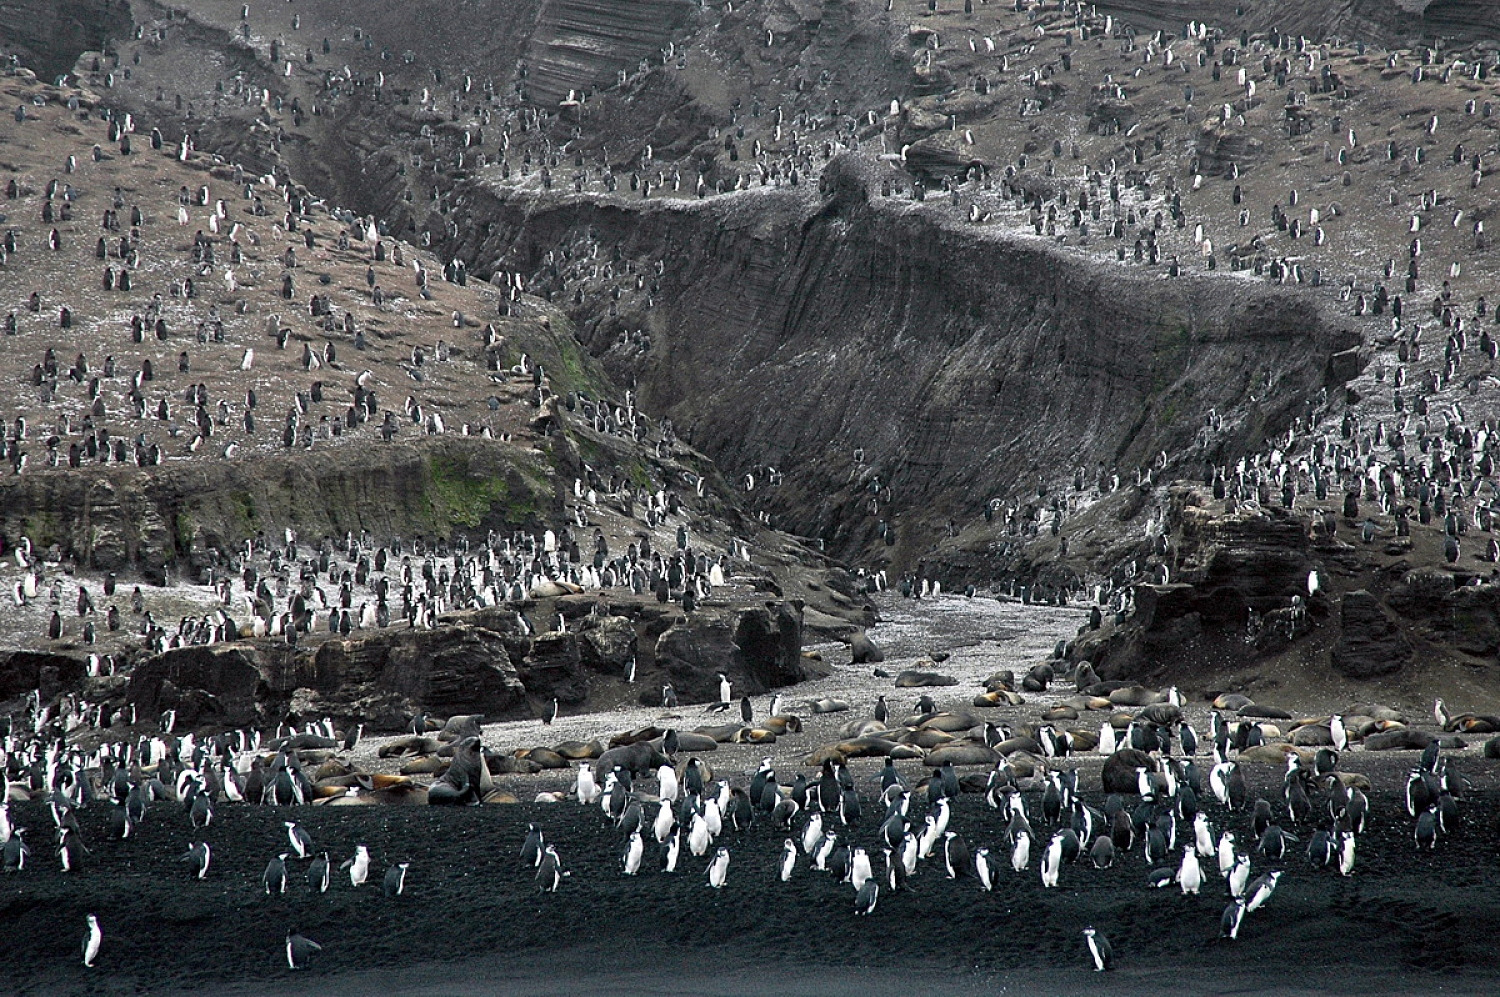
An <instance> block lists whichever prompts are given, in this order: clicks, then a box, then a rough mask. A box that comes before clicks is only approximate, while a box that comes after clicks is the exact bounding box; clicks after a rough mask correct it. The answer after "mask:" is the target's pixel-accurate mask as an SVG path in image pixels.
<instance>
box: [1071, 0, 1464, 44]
mask: <svg viewBox="0 0 1500 997" xmlns="http://www.w3.org/2000/svg"><path fill="white" fill-rule="evenodd" d="M1423 2H1424V0H1415V2H1413V0H1342V2H1339V3H1308V2H1306V0H1259V2H1257V3H1245V2H1244V0H1104V2H1102V3H1098V4H1096V6H1097V7H1098V8H1099V10H1100V11H1103V12H1106V13H1109V14H1112V15H1114V16H1115V17H1117V18H1119V19H1121V20H1123V21H1125V22H1126V23H1128V24H1132V25H1134V26H1135V27H1136V28H1145V29H1152V30H1154V29H1158V28H1159V29H1163V30H1167V31H1174V32H1178V33H1180V32H1181V29H1182V26H1183V25H1185V24H1187V22H1188V21H1192V20H1198V21H1205V22H1207V23H1208V24H1211V25H1214V26H1216V27H1222V28H1224V30H1226V31H1228V32H1231V33H1232V32H1236V31H1238V30H1239V29H1240V28H1248V29H1251V30H1262V31H1264V30H1266V29H1268V28H1275V29H1277V30H1280V31H1282V32H1285V33H1287V34H1290V35H1293V36H1296V35H1303V36H1306V37H1308V38H1319V39H1322V38H1347V39H1359V40H1362V41H1365V42H1369V43H1371V44H1381V45H1400V44H1402V43H1403V42H1405V41H1406V40H1407V39H1408V38H1413V37H1417V36H1419V35H1421V33H1422V31H1423V28H1424V24H1423V18H1422V15H1421V7H1422V4H1423ZM1482 24H1483V19H1480V18H1475V19H1469V18H1460V19H1458V23H1455V24H1453V25H1451V29H1453V30H1452V31H1451V34H1450V36H1452V35H1460V36H1461V35H1462V34H1464V33H1467V32H1471V31H1473V30H1475V29H1476V28H1479V27H1481V26H1482Z"/></svg>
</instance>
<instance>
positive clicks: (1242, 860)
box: [1225, 855, 1250, 900]
mask: <svg viewBox="0 0 1500 997" xmlns="http://www.w3.org/2000/svg"><path fill="white" fill-rule="evenodd" d="M1225 881H1226V882H1227V883H1228V885H1229V895H1230V896H1231V897H1234V898H1235V899H1237V900H1238V899H1241V898H1243V897H1244V895H1245V888H1246V887H1247V886H1248V885H1249V884H1250V856H1248V855H1241V856H1240V857H1239V858H1237V859H1235V861H1234V867H1233V868H1232V869H1230V870H1229V875H1228V876H1226V877H1225Z"/></svg>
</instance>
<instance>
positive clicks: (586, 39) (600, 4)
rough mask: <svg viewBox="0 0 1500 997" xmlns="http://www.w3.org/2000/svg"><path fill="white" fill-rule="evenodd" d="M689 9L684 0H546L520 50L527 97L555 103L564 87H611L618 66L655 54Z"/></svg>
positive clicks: (629, 65) (547, 104)
mask: <svg viewBox="0 0 1500 997" xmlns="http://www.w3.org/2000/svg"><path fill="white" fill-rule="evenodd" d="M691 10H692V5H691V4H690V3H688V2H686V0H549V2H547V3H544V4H542V8H541V16H540V17H539V19H538V21H537V25H536V31H535V33H534V34H532V36H531V43H530V46H529V47H528V49H527V52H526V59H527V63H528V72H527V76H526V86H527V90H528V92H529V95H530V97H531V99H532V100H534V101H536V103H537V104H539V105H541V106H544V107H555V106H556V105H557V104H558V102H560V101H561V100H562V99H563V98H565V97H566V96H567V95H568V92H569V91H577V92H579V93H582V92H585V91H589V90H593V89H594V88H596V87H600V86H613V85H614V84H615V83H616V82H617V81H616V76H617V74H618V73H619V71H620V70H622V69H629V70H631V71H634V70H635V68H636V64H637V63H638V62H640V61H641V60H642V59H643V58H651V57H654V58H657V59H659V58H660V55H659V54H658V51H659V50H660V49H661V48H663V47H664V46H665V45H666V43H667V42H668V40H670V39H671V37H672V35H673V33H674V32H675V31H676V30H677V29H678V28H679V27H680V26H681V25H682V23H683V22H684V21H685V20H686V19H687V17H688V15H689V13H690V12H691Z"/></svg>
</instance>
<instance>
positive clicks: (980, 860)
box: [974, 838, 1108, 893]
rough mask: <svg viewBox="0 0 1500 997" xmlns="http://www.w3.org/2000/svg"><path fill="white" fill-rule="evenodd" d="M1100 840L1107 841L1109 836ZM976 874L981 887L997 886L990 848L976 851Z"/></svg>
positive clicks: (988, 890)
mask: <svg viewBox="0 0 1500 997" xmlns="http://www.w3.org/2000/svg"><path fill="white" fill-rule="evenodd" d="M1100 840H1105V841H1107V840H1108V839H1107V838H1103V839H1100ZM974 876H975V878H976V879H978V880H979V888H980V889H982V890H984V891H985V892H986V893H989V892H990V891H992V890H994V888H995V869H994V867H993V866H992V865H991V862H990V850H989V849H988V848H979V849H976V850H975V852H974Z"/></svg>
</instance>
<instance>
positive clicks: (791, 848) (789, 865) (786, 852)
mask: <svg viewBox="0 0 1500 997" xmlns="http://www.w3.org/2000/svg"><path fill="white" fill-rule="evenodd" d="M796 867H797V844H796V842H794V841H793V840H792V839H791V838H787V839H786V841H784V842H783V843H782V845H781V862H780V864H779V865H778V870H779V875H780V877H781V881H782V882H783V883H785V882H787V881H788V880H790V879H791V878H792V870H793V869H795V868H796Z"/></svg>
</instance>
